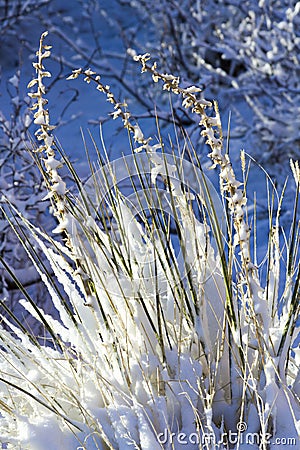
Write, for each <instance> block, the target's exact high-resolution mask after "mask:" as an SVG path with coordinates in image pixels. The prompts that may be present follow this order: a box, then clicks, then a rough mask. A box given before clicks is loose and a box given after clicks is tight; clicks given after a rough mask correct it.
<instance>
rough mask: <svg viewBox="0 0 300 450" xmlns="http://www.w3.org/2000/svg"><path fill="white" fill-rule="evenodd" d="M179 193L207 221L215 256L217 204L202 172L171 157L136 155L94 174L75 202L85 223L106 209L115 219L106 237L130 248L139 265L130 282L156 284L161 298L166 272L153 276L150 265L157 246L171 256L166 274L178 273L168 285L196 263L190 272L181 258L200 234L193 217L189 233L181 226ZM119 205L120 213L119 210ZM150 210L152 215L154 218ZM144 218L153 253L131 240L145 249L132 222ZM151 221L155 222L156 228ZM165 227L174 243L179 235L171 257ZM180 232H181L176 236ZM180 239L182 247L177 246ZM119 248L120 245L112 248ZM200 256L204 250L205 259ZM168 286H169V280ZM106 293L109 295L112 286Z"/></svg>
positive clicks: (220, 211) (219, 240)
mask: <svg viewBox="0 0 300 450" xmlns="http://www.w3.org/2000/svg"><path fill="white" fill-rule="evenodd" d="M183 193H184V195H185V196H186V198H187V199H189V207H190V205H192V208H196V209H197V212H198V216H199V214H200V215H201V214H204V215H205V224H207V223H208V226H209V228H210V232H209V233H210V244H211V245H212V247H213V249H214V251H215V254H216V253H217V252H220V246H222V245H223V242H224V240H223V236H224V235H225V228H226V218H225V214H224V208H223V205H222V202H221V199H220V197H219V195H218V193H217V192H216V190H215V188H214V186H213V185H212V183H211V182H210V180H209V179H208V178H207V177H206V176H205V175H204V173H203V171H202V170H201V169H199V168H198V167H197V166H195V165H194V164H192V163H190V162H189V161H186V160H184V159H182V158H178V157H176V156H174V155H169V154H159V153H155V155H152V156H149V155H147V154H145V153H138V154H134V155H129V156H124V157H122V158H119V159H117V160H114V161H112V162H109V163H108V164H106V165H104V166H103V167H101V168H100V169H99V170H97V171H95V173H94V174H93V175H92V176H91V177H90V178H89V180H88V181H87V182H86V183H85V184H84V186H83V189H82V191H81V194H80V196H79V197H78V200H77V207H78V209H79V210H81V211H82V214H81V216H82V217H83V218H84V219H85V217H88V216H89V215H91V216H92V218H93V219H96V218H97V216H98V217H99V216H100V215H101V214H102V215H103V211H106V212H108V211H109V209H110V213H111V217H112V219H113V220H111V222H110V226H111V224H114V225H115V227H116V229H115V230H112V231H113V232H111V234H110V239H111V241H113V240H116V239H117V236H119V237H120V234H122V235H123V240H124V236H127V237H128V248H129V249H130V248H134V251H132V255H133V258H134V260H135V262H136V263H137V264H138V265H139V273H138V275H137V276H136V278H137V279H136V280H134V281H135V282H136V283H137V285H138V283H139V282H140V277H141V275H140V274H141V273H142V274H143V277H144V279H143V282H144V281H145V279H146V278H147V281H148V282H149V283H151V282H152V284H153V283H154V281H158V285H159V287H160V293H162V291H163V289H164V286H166V283H165V281H166V280H164V277H165V275H166V272H164V271H160V272H159V271H155V270H153V267H154V260H155V263H156V265H159V264H160V261H161V259H160V255H158V249H159V248H161V246H164V249H165V255H169V264H170V270H172V269H174V270H173V273H176V277H174V279H173V280H172V283H174V284H176V283H178V282H179V281H180V280H183V279H185V278H186V276H187V270H191V266H192V264H193V263H195V261H193V262H192V264H190V265H189V266H188V265H187V264H186V258H187V257H188V256H189V255H187V254H185V255H184V252H183V248H185V249H188V246H189V245H192V244H191V241H192V239H193V236H191V235H190V236H188V233H191V230H192V228H193V226H194V227H195V230H194V232H195V233H198V232H199V228H201V227H199V223H200V222H201V219H199V217H197V219H196V220H195V221H194V223H193V221H191V223H190V230H187V222H185V223H184V219H183V215H184V214H185V213H186V212H187V209H186V210H185V211H184V208H185V207H186V206H185V205H184V204H183V203H181V209H180V202H181V201H182V194H183ZM121 203H122V205H123V207H122V208H121V207H120V204H121ZM86 205H88V207H87V206H86ZM151 210H152V214H151ZM154 210H155V214H153V211H154ZM99 212H100V214H99ZM147 214H148V217H150V218H151V220H152V224H151V226H152V230H154V231H153V236H152V238H153V237H154V239H155V245H154V246H152V248H151V246H148V247H147V245H146V244H147V242H144V245H135V244H137V242H135V240H136V241H137V240H138V239H140V244H143V242H142V239H141V235H139V233H140V229H141V228H140V227H141V224H139V225H138V226H137V222H136V220H137V218H143V219H144V218H145V217H146V216H147ZM114 215H115V216H117V218H116V217H115V219H116V220H114V217H113V216H114ZM121 216H122V220H123V222H122V230H121V231H120V229H119V230H118V229H117V228H118V226H119V228H120V217H121ZM154 219H157V221H156V222H155V220H154ZM167 221H169V223H171V222H172V223H173V224H174V230H175V231H174V230H173V232H174V234H175V235H176V233H177V237H178V234H181V236H180V237H178V242H177V253H175V252H172V251H170V247H171V246H170V240H169V241H168V244H167V232H166V224H164V225H163V222H167ZM140 222H142V221H140ZM154 222H155V223H154ZM203 222H204V221H203ZM202 225H203V224H202ZM84 226H85V224H83V228H84ZM197 226H198V229H197V230H196V228H197ZM108 228H109V227H107V229H108ZM148 230H149V228H148ZM178 230H180V231H179V232H178ZM106 231H107V230H106ZM110 231H111V230H110ZM76 232H78V229H77V230H76ZM184 234H185V235H184ZM83 235H84V233H82V234H81V239H84V236H83ZM168 239H169V236H168ZM180 239H181V242H179V241H180ZM183 239H186V242H184V243H183V245H182V240H183ZM196 239H197V238H196ZM200 240H201V239H199V241H200ZM148 242H149V241H148ZM112 244H113V242H112ZM197 245H199V242H198V243H197ZM202 245H203V246H204V245H206V243H205V239H203V242H202ZM87 247H88V246H87ZM117 247H118V243H116V248H117ZM173 247H176V242H175V244H174V245H173V242H172V249H173ZM204 252H205V250H204V249H203V254H204ZM187 267H189V269H187ZM214 269H215V267H212V266H210V267H209V270H208V272H207V274H206V278H205V279H204V280H203V281H206V280H207V278H208V277H210V276H211V273H213V270H214ZM154 278H155V280H154ZM169 282H170V280H168V283H169ZM107 288H108V290H109V289H110V286H108V287H107Z"/></svg>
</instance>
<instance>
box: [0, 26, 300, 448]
mask: <svg viewBox="0 0 300 450" xmlns="http://www.w3.org/2000/svg"><path fill="white" fill-rule="evenodd" d="M46 35H47V33H44V34H43V35H42V36H41V40H40V46H39V50H38V52H37V56H38V61H37V62H36V63H34V67H35V69H36V73H37V77H36V78H35V79H34V80H32V81H31V82H30V83H29V86H30V87H35V88H36V90H35V91H34V92H31V94H30V96H31V98H33V99H35V103H34V105H33V107H32V109H33V110H34V111H35V114H34V122H35V124H36V125H38V131H37V132H36V137H37V139H38V141H39V147H38V153H39V154H40V155H41V157H42V160H43V162H42V163H41V164H40V168H41V171H42V173H43V175H44V178H45V181H46V184H47V186H48V189H49V194H48V196H47V197H48V198H49V199H50V201H51V208H52V211H53V214H54V215H55V217H56V218H57V221H58V225H57V227H56V228H55V230H53V232H54V233H58V234H59V235H61V236H62V238H63V239H62V240H60V239H54V237H53V236H48V235H47V234H46V233H44V232H43V231H42V230H41V229H39V228H37V227H34V226H33V225H32V224H30V223H29V222H28V220H26V218H25V217H23V216H22V214H21V213H20V212H18V211H17V210H15V209H14V208H13V207H11V210H10V213H11V214H10V215H9V214H8V210H7V209H6V210H5V211H4V212H5V213H6V215H7V219H8V220H9V221H10V224H11V226H12V228H13V229H14V230H15V232H16V234H17V235H18V236H19V238H20V241H21V242H22V243H23V246H24V249H25V250H26V252H27V254H28V258H29V259H30V260H31V261H32V262H33V263H34V264H35V267H36V269H37V271H38V272H39V273H40V275H41V279H42V281H43V282H44V283H45V285H46V286H47V288H48V290H49V293H50V295H51V299H52V303H53V309H52V311H43V310H42V309H41V308H40V307H39V305H37V304H36V303H35V300H34V298H33V297H31V296H30V295H29V294H28V293H27V292H26V290H25V289H24V287H23V286H22V285H21V284H20V283H19V287H20V290H21V292H22V294H23V296H24V298H23V299H22V300H20V303H21V304H22V306H23V307H24V308H25V309H26V310H27V311H28V312H30V314H31V315H32V316H33V317H34V318H35V319H36V320H38V321H39V322H40V323H41V324H43V326H44V328H45V339H44V340H41V338H40V337H39V336H36V335H34V333H30V332H29V331H28V330H27V329H26V327H25V326H24V324H23V323H21V321H20V320H19V319H18V318H17V317H16V316H15V315H14V314H13V312H12V311H9V310H8V308H7V307H6V306H5V302H2V306H3V308H4V310H5V313H6V314H3V315H2V324H3V326H2V327H1V331H0V333H1V334H0V335H1V360H0V364H1V365H0V370H1V374H0V381H1V398H0V407H1V417H0V424H1V425H0V426H1V434H0V436H1V438H0V439H1V442H3V443H4V444H5V445H6V446H7V448H14V449H17V448H20V449H24V450H25V449H30V450H33V449H39V450H41V449H44V448H51V449H62V448H63V449H75V448H77V449H108V448H109V449H121V450H125V449H127V448H128V449H129V448H136V449H143V450H144V449H149V450H150V449H151V450H155V449H161V448H164V449H173V448H176V449H177V448H181V446H182V445H183V446H186V448H199V449H216V448H220V449H221V448H222V449H229V448H235V449H242V448H248V445H251V444H252V446H251V448H261V449H268V448H272V445H277V448H278V444H279V443H280V442H281V443H283V445H285V443H289V444H290V445H293V444H296V442H299V441H297V440H298V439H299V432H300V426H299V424H300V409H299V395H300V375H299V357H300V356H299V345H298V344H297V342H298V341H299V321H298V317H299V283H300V274H299V255H298V249H299V248H298V246H299V226H298V222H297V203H298V193H299V184H300V171H299V166H298V163H297V162H292V169H293V174H294V178H295V182H296V198H295V206H294V215H293V221H292V225H291V232H290V236H286V235H283V237H284V245H283V247H282V245H281V240H280V233H281V230H280V224H279V212H280V203H281V201H282V198H280V200H279V207H278V211H274V201H273V200H274V196H275V195H277V194H276V191H275V190H273V191H272V193H271V194H270V199H269V200H270V201H269V216H270V218H269V222H270V231H269V242H268V252H267V255H266V262H265V263H264V264H263V265H261V266H258V265H257V262H256V261H255V260H253V255H252V254H253V251H252V250H253V249H252V247H251V230H250V225H249V223H250V220H251V218H250V213H249V214H248V210H247V194H246V184H247V169H246V161H245V154H244V153H242V155H241V161H242V169H243V174H244V180H243V182H240V181H238V180H237V179H236V176H235V172H234V170H233V168H232V165H231V162H230V158H229V154H228V152H226V151H225V152H223V135H222V126H221V119H220V115H219V111H218V107H217V104H216V103H211V102H209V101H207V100H205V99H203V98H202V97H201V93H200V90H199V89H198V88H197V87H195V86H191V87H188V88H181V87H180V80H179V77H175V76H173V75H170V74H163V73H160V72H159V70H158V69H157V65H156V63H154V64H151V63H149V61H150V55H148V54H145V55H141V56H137V55H134V59H135V60H136V61H138V62H140V63H141V65H142V72H149V73H150V74H151V75H152V78H153V81H154V82H158V83H159V82H163V89H164V90H167V91H170V92H171V93H173V94H174V95H179V96H181V98H182V103H183V106H184V107H186V108H191V109H192V110H193V112H194V113H196V114H198V115H199V117H200V124H199V125H200V127H201V130H202V131H201V133H202V135H203V136H205V138H206V140H207V144H208V146H209V148H210V153H209V155H208V156H209V158H210V159H211V161H212V166H213V167H214V168H216V167H218V168H219V175H220V186H219V194H217V192H216V190H215V189H214V187H213V186H212V184H211V183H210V182H209V180H208V178H207V177H206V176H205V174H204V172H203V170H202V168H201V164H200V161H199V158H198V155H197V152H196V151H195V149H194V148H193V146H192V144H191V142H190V141H189V139H188V136H185V141H184V144H183V147H182V150H180V146H179V148H178V152H177V154H176V153H175V150H174V149H173V147H172V151H170V152H167V151H166V144H165V142H164V139H163V137H162V136H161V133H160V130H159V127H158V138H156V140H154V139H153V140H151V139H150V138H146V137H145V136H144V133H143V131H142V130H141V128H140V126H139V124H138V123H137V122H135V120H134V118H133V116H132V115H131V114H130V113H129V111H128V110H127V105H126V104H125V103H122V102H119V101H118V100H117V99H116V97H115V95H114V94H113V92H112V91H111V89H110V87H109V86H107V85H104V84H102V82H101V79H100V76H99V75H96V74H95V73H94V72H93V71H92V70H90V69H88V70H83V69H77V70H74V71H73V73H72V75H71V76H70V77H69V78H70V79H72V78H77V77H79V76H81V75H83V76H84V80H85V81H86V82H88V83H91V84H92V83H94V84H95V86H96V88H97V90H99V91H100V92H102V93H104V95H105V96H106V97H107V100H108V101H109V102H110V103H111V104H112V106H113V118H115V119H116V118H120V119H121V120H122V122H123V125H124V128H125V129H126V130H127V131H128V135H129V144H130V146H131V149H132V154H131V155H130V156H127V157H122V158H120V159H118V160H116V161H109V160H108V159H106V160H104V159H103V158H102V156H101V155H100V152H99V166H98V167H95V166H94V165H93V164H92V163H90V168H91V177H90V179H89V180H88V181H87V182H83V181H81V180H80V178H79V176H78V174H77V173H76V170H75V169H74V167H73V166H72V164H71V162H70V161H69V159H68V158H67V157H66V156H65V154H64V153H63V152H62V151H60V155H59V148H58V146H57V145H56V142H55V139H54V136H53V134H52V130H53V127H52V126H51V124H50V118H49V112H48V110H47V109H46V108H45V104H46V99H45V86H44V84H43V81H44V78H45V77H49V76H50V73H49V72H47V71H46V70H45V68H44V60H45V59H46V58H48V57H49V56H50V48H51V47H50V46H48V45H45V44H44V39H45V37H46ZM206 111H211V115H208V114H207V112H206ZM184 155H187V156H188V157H189V160H190V161H191V160H192V161H193V163H191V162H189V161H188V160H186V159H184ZM63 164H64V165H66V166H67V168H68V169H69V171H70V174H71V175H72V177H73V180H74V185H76V186H77V188H78V195H74V194H72V191H71V190H67V188H66V184H65V182H64V180H63V179H62V176H61V175H60V167H61V166H62V165H63ZM24 227H26V228H27V230H28V235H27V234H26V233H24V231H23V230H24ZM28 236H30V238H29V237H28ZM33 241H35V242H34V243H33ZM37 247H38V248H39V249H41V250H42V252H43V255H44V257H45V258H46V259H47V260H48V265H47V264H45V262H44V260H43V259H41V258H40V256H39V255H40V253H38V252H37V250H36V248H37ZM253 261H254V262H253ZM3 264H4V265H5V261H3ZM49 266H50V268H51V269H49ZM265 267H266V270H265ZM6 269H7V270H8V271H9V274H10V276H11V277H14V272H13V269H11V268H10V267H9V266H8V265H7V264H6ZM50 272H51V274H50ZM282 277H283V281H281V280H282ZM15 282H16V283H18V280H15ZM282 286H283V288H282ZM7 314H9V315H10V317H9V318H8V315H7ZM297 339H298V341H297Z"/></svg>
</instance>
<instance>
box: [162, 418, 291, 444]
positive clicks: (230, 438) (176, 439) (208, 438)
mask: <svg viewBox="0 0 300 450" xmlns="http://www.w3.org/2000/svg"><path fill="white" fill-rule="evenodd" d="M247 429H248V426H247V423H246V422H239V423H238V424H237V430H236V431H231V430H229V431H228V432H224V433H221V435H220V436H216V435H215V434H214V433H213V432H207V433H205V432H204V433H202V434H199V433H196V432H195V433H189V434H187V433H183V432H180V433H173V432H170V431H169V430H168V429H166V428H165V429H164V431H163V432H161V433H159V434H158V436H157V439H158V442H159V444H161V445H166V444H167V445H176V444H179V445H183V446H186V445H188V446H189V448H191V446H194V445H195V446H196V445H197V448H199V447H198V446H199V445H200V444H201V445H204V446H210V447H211V446H214V448H215V449H218V448H223V446H224V445H225V446H230V448H231V446H233V445H237V444H238V445H242V444H246V445H255V446H259V448H262V446H266V445H271V444H272V445H273V446H276V445H278V446H279V445H280V446H286V447H287V446H296V445H297V439H296V438H295V437H273V436H272V434H270V433H265V434H264V435H262V434H261V433H257V432H249V431H247ZM176 448H177V446H176ZM195 448H196V447H195Z"/></svg>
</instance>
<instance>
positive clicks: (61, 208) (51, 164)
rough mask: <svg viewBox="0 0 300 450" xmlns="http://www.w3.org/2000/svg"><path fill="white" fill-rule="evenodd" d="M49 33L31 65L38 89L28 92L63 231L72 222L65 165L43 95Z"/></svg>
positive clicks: (51, 190) (34, 81) (56, 210)
mask: <svg viewBox="0 0 300 450" xmlns="http://www.w3.org/2000/svg"><path fill="white" fill-rule="evenodd" d="M47 35H48V32H44V33H43V34H42V35H41V38H40V45H39V50H38V51H37V53H36V55H37V57H38V61H37V62H34V63H33V64H32V65H33V67H34V68H35V70H36V73H37V77H36V78H34V79H33V80H32V81H30V83H29V84H28V88H31V87H33V86H35V87H36V92H30V93H29V94H28V95H29V97H31V98H32V99H34V100H36V103H34V104H33V106H32V107H31V109H32V110H33V111H35V110H37V111H36V112H35V113H34V123H35V124H36V125H39V129H38V130H37V131H36V132H35V135H36V137H37V139H38V141H39V142H40V146H39V147H38V149H37V151H38V152H41V153H45V155H46V158H44V164H45V169H46V173H47V176H48V179H47V182H48V183H49V193H48V195H47V196H46V197H45V199H46V198H54V202H53V207H54V208H55V213H54V215H55V216H56V217H57V219H58V221H59V225H58V226H57V227H56V228H55V229H54V230H53V232H54V233H61V232H62V231H64V230H66V229H67V228H68V227H69V226H70V222H69V216H68V213H67V211H66V205H65V194H66V183H65V182H64V181H63V180H62V178H61V176H60V175H59V173H58V169H59V168H60V167H62V163H61V161H59V160H58V159H56V155H55V150H54V136H53V135H52V130H53V129H54V128H55V127H54V126H53V125H51V124H50V118H49V111H48V110H47V109H46V108H45V105H47V103H48V100H47V99H46V98H45V97H44V96H45V94H46V88H45V85H44V83H43V79H44V78H45V77H47V78H48V77H51V74H50V72H48V71H45V67H44V65H43V63H44V59H46V58H49V57H50V55H51V52H50V50H51V46H50V45H44V39H45V37H46V36H47Z"/></svg>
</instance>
